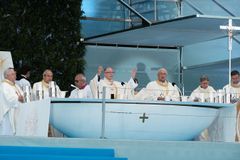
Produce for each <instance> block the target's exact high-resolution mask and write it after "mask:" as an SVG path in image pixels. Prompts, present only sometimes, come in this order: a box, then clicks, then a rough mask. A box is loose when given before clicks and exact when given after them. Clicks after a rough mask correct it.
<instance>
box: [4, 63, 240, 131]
mask: <svg viewBox="0 0 240 160" xmlns="http://www.w3.org/2000/svg"><path fill="white" fill-rule="evenodd" d="M103 71H104V79H101V78H100V75H101V73H102V72H103ZM113 74H114V71H113V69H112V68H111V67H107V68H106V69H104V70H103V68H102V67H99V68H98V72H97V74H96V76H95V77H94V78H93V79H92V80H91V81H90V85H88V84H87V83H86V78H85V76H84V75H83V74H77V75H76V76H75V85H74V87H75V89H74V90H73V91H72V92H71V95H70V97H71V98H93V97H95V98H101V97H102V91H103V87H106V89H107V90H106V98H123V96H126V95H127V96H126V97H125V98H128V99H131V98H133V97H134V96H135V97H139V98H140V99H145V98H146V97H148V98H151V99H152V100H166V99H167V98H168V99H169V100H170V99H171V100H173V101H175V100H179V96H180V94H179V91H178V88H177V86H176V85H175V86H174V85H172V83H170V82H168V81H167V70H166V69H164V68H161V69H160V70H159V71H158V74H157V77H158V78H157V80H155V81H152V82H150V83H149V84H148V85H147V86H146V91H143V92H142V91H140V92H139V93H138V94H136V95H134V93H133V91H134V88H136V87H137V82H136V81H134V78H135V75H136V70H133V71H132V74H131V78H130V80H129V82H127V83H123V82H122V83H120V82H117V81H114V80H113ZM24 77H25V78H24ZM52 80H53V73H52V71H51V70H49V69H47V70H45V71H44V73H43V80H41V81H40V82H37V83H35V84H34V85H33V93H34V92H35V91H36V92H37V90H38V89H41V90H42V91H44V98H46V97H49V87H50V84H51V83H52V82H53V81H52ZM231 80H232V83H231V85H226V86H225V87H224V88H226V89H228V90H229V91H231V92H232V93H236V94H237V96H238V97H237V98H239V93H240V75H239V72H238V71H232V74H231ZM208 83H209V80H208V78H207V77H202V78H201V79H200V86H199V87H198V88H197V89H196V90H194V91H193V93H192V95H191V96H192V97H193V99H196V98H198V97H197V95H198V94H197V93H200V92H201V93H204V96H205V98H207V96H208V95H209V93H211V92H215V90H214V89H213V88H212V87H211V86H209V85H208ZM18 84H19V85H20V86H21V87H20V86H19V85H18ZM54 84H55V83H54ZM29 87H30V83H29V82H28V80H27V77H26V75H25V76H24V75H23V78H22V79H20V80H19V81H18V82H17V83H16V72H15V70H14V69H13V68H8V69H7V70H5V71H4V80H3V81H2V82H1V85H0V135H14V134H15V126H14V110H15V108H18V106H19V104H20V103H23V102H24V91H23V90H22V89H21V88H29ZM55 89H56V94H57V97H59V96H60V94H61V91H60V89H59V87H58V86H57V85H56V88H55ZM120 89H122V91H123V92H120ZM119 93H122V94H123V95H121V94H119ZM124 94H126V95H124Z"/></svg>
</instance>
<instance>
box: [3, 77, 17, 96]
mask: <svg viewBox="0 0 240 160" xmlns="http://www.w3.org/2000/svg"><path fill="white" fill-rule="evenodd" d="M3 82H5V83H7V84H9V85H10V86H13V87H14V88H15V91H16V94H17V95H21V92H20V91H19V89H18V88H17V86H16V84H15V83H13V82H12V81H9V80H8V79H4V80H3Z"/></svg>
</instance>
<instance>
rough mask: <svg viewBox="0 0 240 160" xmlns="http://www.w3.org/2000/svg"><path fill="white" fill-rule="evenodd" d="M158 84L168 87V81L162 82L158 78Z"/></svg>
mask: <svg viewBox="0 0 240 160" xmlns="http://www.w3.org/2000/svg"><path fill="white" fill-rule="evenodd" d="M156 82H157V84H158V85H160V86H162V87H168V81H164V82H161V81H159V80H156Z"/></svg>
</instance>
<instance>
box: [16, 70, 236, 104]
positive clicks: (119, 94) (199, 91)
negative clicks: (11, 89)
mask: <svg viewBox="0 0 240 160" xmlns="http://www.w3.org/2000/svg"><path fill="white" fill-rule="evenodd" d="M102 72H103V73H104V78H103V79H101V74H102ZM167 74H168V73H167V70H166V69H165V68H161V69H159V70H158V73H157V80H155V81H152V82H150V83H148V84H147V86H146V88H144V89H142V90H141V91H140V92H138V93H136V92H135V88H136V87H137V86H138V81H137V80H136V79H135V77H136V70H132V73H131V77H130V80H129V81H128V82H118V81H114V80H113V76H114V70H113V69H112V68H111V67H107V68H105V69H103V67H101V66H99V67H98V70H97V74H96V75H95V77H94V78H93V79H92V80H91V81H90V83H89V85H88V84H87V82H86V77H85V76H84V75H83V74H77V75H76V76H75V79H74V83H75V85H72V87H73V88H74V90H72V91H71V93H70V96H69V97H70V98H102V97H103V88H104V87H106V91H105V93H106V94H105V98H107V99H136V100H166V101H169V100H172V101H179V100H180V96H181V91H180V90H179V88H178V87H177V85H176V84H174V83H170V82H169V81H168V80H167ZM26 77H27V75H25V76H24V75H23V76H22V79H20V80H19V81H16V82H17V84H19V86H20V88H23V89H24V88H26V87H25V86H29V87H30V83H29V82H28V80H27V78H26ZM51 82H53V73H52V71H51V70H49V69H47V70H45V71H44V73H43V80H42V81H40V82H37V83H34V85H33V89H32V93H33V95H34V97H35V99H37V98H36V97H37V95H36V93H37V92H38V91H39V90H42V91H43V95H42V98H46V97H64V93H65V92H62V91H61V90H60V89H59V87H58V85H55V86H56V93H55V94H56V95H50V94H51V92H50V91H49V88H50V87H51V86H50V85H51ZM54 84H55V83H54ZM223 90H225V91H227V92H228V93H230V94H232V96H233V97H235V98H240V76H239V72H238V71H236V70H235V71H232V72H231V85H226V86H224V87H223ZM49 93H50V94H49ZM215 93H216V91H215V90H214V88H213V87H211V86H210V85H209V79H208V77H207V76H201V77H200V85H199V86H198V87H197V88H196V89H195V90H194V91H193V92H192V93H191V95H190V97H189V100H190V101H201V102H205V101H209V98H210V97H211V96H215V95H214V94H215ZM40 99H41V98H40Z"/></svg>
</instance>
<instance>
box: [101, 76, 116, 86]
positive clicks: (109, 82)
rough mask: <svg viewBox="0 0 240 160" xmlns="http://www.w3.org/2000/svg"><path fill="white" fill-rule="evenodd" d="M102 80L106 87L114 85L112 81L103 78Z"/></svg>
mask: <svg viewBox="0 0 240 160" xmlns="http://www.w3.org/2000/svg"><path fill="white" fill-rule="evenodd" d="M103 80H104V82H105V83H106V84H107V85H110V86H112V85H113V84H114V83H113V80H108V79H107V78H104V79H103Z"/></svg>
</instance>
